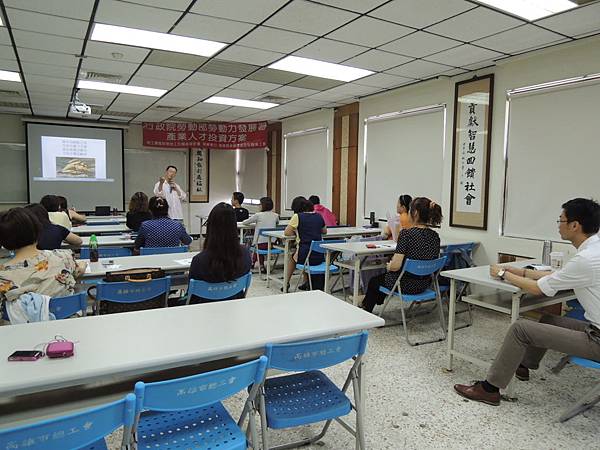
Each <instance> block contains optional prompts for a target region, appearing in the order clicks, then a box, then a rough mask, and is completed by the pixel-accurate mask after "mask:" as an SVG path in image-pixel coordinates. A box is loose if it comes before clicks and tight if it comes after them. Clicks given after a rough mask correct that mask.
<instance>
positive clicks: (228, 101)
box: [204, 97, 279, 109]
mask: <svg viewBox="0 0 600 450" xmlns="http://www.w3.org/2000/svg"><path fill="white" fill-rule="evenodd" d="M204 103H216V104H218V105H229V106H243V107H244V108H255V109H269V108H273V107H274V106H279V104H278V103H268V102H256V101H254V100H242V99H239V98H231V97H211V98H207V99H206V100H204Z"/></svg>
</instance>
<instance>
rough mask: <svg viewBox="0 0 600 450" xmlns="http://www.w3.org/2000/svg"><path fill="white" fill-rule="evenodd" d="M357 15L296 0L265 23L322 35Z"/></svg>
mask: <svg viewBox="0 0 600 450" xmlns="http://www.w3.org/2000/svg"><path fill="white" fill-rule="evenodd" d="M357 17H358V15H357V14H355V13H352V12H348V11H342V10H340V9H336V8H330V7H328V6H324V5H319V4H316V3H310V2H308V1H305V0H294V1H293V2H292V3H290V4H289V5H287V6H286V7H285V8H283V9H282V10H281V11H279V12H278V13H277V14H275V15H274V16H273V17H271V18H270V19H269V20H267V21H266V22H265V25H269V26H273V27H278V28H283V29H285V30H292V31H298V32H301V33H308V34H313V35H315V36H322V35H324V34H326V33H328V32H330V31H331V30H333V29H335V28H337V27H339V26H341V25H344V24H345V23H346V22H349V21H350V20H352V19H355V18H357Z"/></svg>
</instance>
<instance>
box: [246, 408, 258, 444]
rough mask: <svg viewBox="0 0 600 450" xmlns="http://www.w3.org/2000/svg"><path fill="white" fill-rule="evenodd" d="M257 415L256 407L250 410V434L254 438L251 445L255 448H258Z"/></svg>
mask: <svg viewBox="0 0 600 450" xmlns="http://www.w3.org/2000/svg"><path fill="white" fill-rule="evenodd" d="M255 420H256V417H255V411H254V409H251V410H250V413H249V414H248V429H249V430H250V436H251V439H252V443H251V447H252V448H253V450H258V449H259V446H258V433H257V432H256V421H255Z"/></svg>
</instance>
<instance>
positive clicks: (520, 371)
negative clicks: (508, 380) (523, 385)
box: [515, 366, 529, 381]
mask: <svg viewBox="0 0 600 450" xmlns="http://www.w3.org/2000/svg"><path fill="white" fill-rule="evenodd" d="M515 377H517V380H521V381H529V369H528V368H527V367H521V366H519V367H518V368H517V371H516V372H515Z"/></svg>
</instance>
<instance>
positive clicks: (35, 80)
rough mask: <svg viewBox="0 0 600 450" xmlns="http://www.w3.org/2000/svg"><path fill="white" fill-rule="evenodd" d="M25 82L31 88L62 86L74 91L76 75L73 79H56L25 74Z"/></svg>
mask: <svg viewBox="0 0 600 450" xmlns="http://www.w3.org/2000/svg"><path fill="white" fill-rule="evenodd" d="M25 81H26V82H27V85H31V86H36V85H37V86H41V85H46V86H60V87H65V88H69V89H72V88H73V85H74V84H75V74H73V78H54V77H48V76H45V75H33V74H25ZM49 92H52V91H49Z"/></svg>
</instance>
